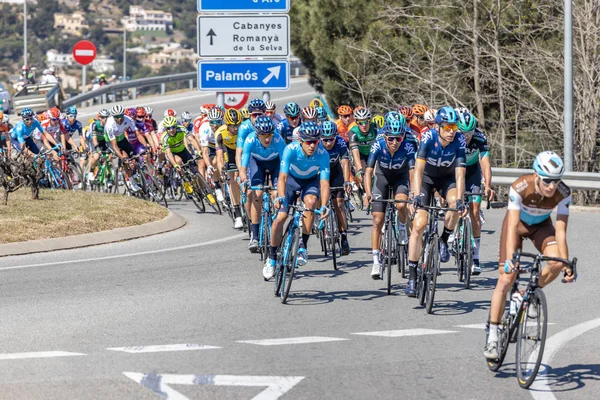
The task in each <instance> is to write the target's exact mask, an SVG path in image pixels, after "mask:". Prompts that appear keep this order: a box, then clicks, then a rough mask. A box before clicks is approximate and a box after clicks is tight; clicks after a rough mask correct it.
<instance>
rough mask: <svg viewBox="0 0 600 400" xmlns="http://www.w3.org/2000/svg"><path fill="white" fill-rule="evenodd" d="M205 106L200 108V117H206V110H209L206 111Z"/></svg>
mask: <svg viewBox="0 0 600 400" xmlns="http://www.w3.org/2000/svg"><path fill="white" fill-rule="evenodd" d="M206 106H207V105H206V104H202V105H201V106H200V115H206V114H208V110H209V109H208V108H206Z"/></svg>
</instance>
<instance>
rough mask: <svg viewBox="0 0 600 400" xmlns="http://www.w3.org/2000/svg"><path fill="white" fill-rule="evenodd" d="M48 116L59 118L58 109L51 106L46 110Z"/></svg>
mask: <svg viewBox="0 0 600 400" xmlns="http://www.w3.org/2000/svg"><path fill="white" fill-rule="evenodd" d="M48 117H49V118H50V119H59V118H60V110H59V109H58V108H56V107H52V108H51V109H49V110H48Z"/></svg>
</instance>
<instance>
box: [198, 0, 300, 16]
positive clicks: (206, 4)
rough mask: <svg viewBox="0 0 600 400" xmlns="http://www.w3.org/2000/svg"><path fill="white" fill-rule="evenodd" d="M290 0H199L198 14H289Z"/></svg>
mask: <svg viewBox="0 0 600 400" xmlns="http://www.w3.org/2000/svg"><path fill="white" fill-rule="evenodd" d="M289 10H290V0H198V12H200V13H210V12H246V13H248V12H266V13H274V12H288V11H289Z"/></svg>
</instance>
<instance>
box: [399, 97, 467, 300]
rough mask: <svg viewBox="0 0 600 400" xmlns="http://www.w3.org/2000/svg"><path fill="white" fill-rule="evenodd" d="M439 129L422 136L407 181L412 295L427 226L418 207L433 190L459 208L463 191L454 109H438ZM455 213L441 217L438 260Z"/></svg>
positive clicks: (444, 257)
mask: <svg viewBox="0 0 600 400" xmlns="http://www.w3.org/2000/svg"><path fill="white" fill-rule="evenodd" d="M411 112H412V110H411ZM436 122H437V124H438V125H439V130H437V129H431V130H429V131H427V132H425V134H424V135H423V136H422V138H421V145H420V146H419V150H418V152H417V160H416V162H415V170H414V174H413V181H412V184H411V191H412V197H413V201H414V206H413V207H411V208H412V209H413V210H415V208H416V210H415V211H416V217H415V219H414V221H413V232H412V234H411V235H410V241H409V251H408V267H409V274H410V275H409V281H408V286H407V287H406V290H405V292H406V294H407V295H408V296H410V297H414V296H415V295H416V291H415V279H416V277H417V264H418V260H419V256H420V254H421V245H422V237H423V233H424V232H425V227H426V226H427V216H428V213H427V211H426V210H423V209H420V210H419V209H418V206H419V205H421V204H423V205H429V200H430V198H431V196H432V195H433V191H434V190H437V191H438V192H439V194H440V195H441V196H442V197H443V198H445V199H446V201H447V202H448V204H449V206H450V207H451V208H457V209H459V210H461V209H462V208H463V202H462V198H463V193H464V191H465V145H466V141H465V137H464V136H463V135H462V133H460V132H457V129H458V127H457V125H456V122H457V119H456V112H454V109H453V108H452V107H450V106H445V107H442V108H441V109H440V111H439V112H438V113H437V116H436ZM457 219H458V215H457V214H456V212H447V213H446V216H445V220H444V232H443V233H442V235H441V236H440V261H441V262H448V260H449V259H450V253H449V251H448V237H449V236H450V234H451V233H452V231H453V230H454V226H455V225H456V221H457Z"/></svg>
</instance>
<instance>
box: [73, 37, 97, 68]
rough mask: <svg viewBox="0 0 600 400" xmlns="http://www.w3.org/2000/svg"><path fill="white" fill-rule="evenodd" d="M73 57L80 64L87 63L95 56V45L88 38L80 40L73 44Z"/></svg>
mask: <svg viewBox="0 0 600 400" xmlns="http://www.w3.org/2000/svg"><path fill="white" fill-rule="evenodd" d="M73 58H74V59H75V61H77V62H78V63H79V64H81V65H88V64H89V63H91V62H92V61H94V59H95V58H96V46H94V43H92V42H90V41H89V40H81V41H79V42H77V43H76V44H75V46H73Z"/></svg>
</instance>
